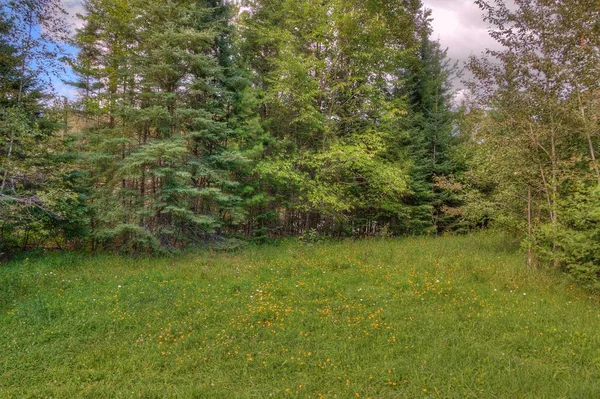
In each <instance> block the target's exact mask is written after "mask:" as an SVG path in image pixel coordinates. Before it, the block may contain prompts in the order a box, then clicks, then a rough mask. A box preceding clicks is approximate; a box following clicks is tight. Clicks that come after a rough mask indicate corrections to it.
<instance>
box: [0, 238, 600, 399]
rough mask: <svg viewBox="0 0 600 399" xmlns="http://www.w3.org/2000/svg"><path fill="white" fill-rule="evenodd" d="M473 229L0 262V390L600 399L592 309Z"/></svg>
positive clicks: (592, 300)
mask: <svg viewBox="0 0 600 399" xmlns="http://www.w3.org/2000/svg"><path fill="white" fill-rule="evenodd" d="M524 263H525V262H524V256H523V254H522V253H520V252H519V251H518V247H516V245H515V243H514V242H512V241H511V239H509V238H507V237H504V236H499V235H493V234H479V235H473V236H468V237H448V238H441V239H426V238H423V239H400V240H369V241H358V242H343V243H341V242H340V243H328V244H321V245H315V246H308V245H303V244H300V243H295V242H288V243H284V244H281V245H279V246H267V247H257V248H254V247H251V248H246V249H244V250H241V251H239V252H235V253H229V254H210V253H209V252H198V253H190V254H185V255H182V256H179V257H177V258H174V259H146V260H133V259H129V258H121V257H115V256H108V255H102V256H94V257H85V256H82V255H75V254H55V255H49V256H46V257H43V258H39V259H32V260H25V259H23V260H21V261H18V262H13V263H11V264H8V265H4V266H2V267H0V397H2V398H83V397H85V398H169V397H173V398H269V397H273V398H287V397H289V398H320V397H324V398H355V397H360V398H367V397H370V398H428V397H431V398H511V399H512V398H598V397H600V306H599V301H598V299H599V298H598V297H597V296H590V294H589V293H586V292H585V291H583V290H580V289H578V288H574V287H572V286H570V285H569V283H568V281H567V280H566V279H565V277H564V276H559V275H555V274H552V273H548V272H543V271H537V272H536V271H527V270H526V268H525V267H524Z"/></svg>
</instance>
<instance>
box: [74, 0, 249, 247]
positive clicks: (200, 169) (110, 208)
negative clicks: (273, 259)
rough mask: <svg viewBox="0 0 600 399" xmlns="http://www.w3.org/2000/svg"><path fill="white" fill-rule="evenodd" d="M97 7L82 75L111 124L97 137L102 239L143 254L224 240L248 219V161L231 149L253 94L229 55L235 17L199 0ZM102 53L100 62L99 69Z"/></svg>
mask: <svg viewBox="0 0 600 399" xmlns="http://www.w3.org/2000/svg"><path fill="white" fill-rule="evenodd" d="M86 7H87V11H88V14H87V16H86V25H85V27H84V28H83V29H82V30H81V31H80V32H79V34H78V43H79V45H80V46H81V48H82V50H84V51H82V52H81V54H82V57H81V58H80V60H79V65H80V70H81V71H87V74H88V75H87V76H86V77H85V78H86V79H87V77H88V76H89V77H90V78H91V79H93V80H94V81H95V82H96V83H100V84H102V87H100V88H99V90H98V91H97V94H96V95H95V96H94V98H95V106H94V107H92V108H95V109H100V110H101V112H100V114H102V113H106V114H108V116H107V117H99V118H98V119H97V123H95V124H93V125H92V126H90V128H89V129H88V132H87V134H86V137H87V138H86V139H87V140H88V145H89V147H88V150H87V151H88V154H89V159H90V162H89V168H90V170H91V173H92V174H93V176H94V182H95V183H94V193H95V194H94V198H93V202H92V204H93V208H94V209H95V212H96V213H95V222H94V223H95V224H96V225H97V229H96V236H97V238H98V240H99V241H100V242H101V243H104V244H105V245H108V246H110V247H116V248H120V249H122V250H140V249H142V248H154V249H158V248H160V247H162V248H173V247H181V246H184V245H188V244H190V243H199V242H206V241H208V240H211V239H213V238H215V237H218V236H219V235H220V234H221V233H222V232H223V229H224V228H226V227H227V226H229V225H235V224H237V223H239V222H240V221H241V220H242V219H243V216H244V214H243V211H242V208H241V199H240V197H239V196H238V195H236V192H237V190H238V183H237V182H236V181H235V180H233V177H234V173H235V172H236V170H237V169H238V168H239V166H240V164H241V163H243V162H245V158H244V157H243V156H242V155H241V154H240V152H239V151H236V150H234V149H232V145H231V143H233V142H235V141H236V139H237V138H238V136H239V135H240V131H239V130H236V128H237V127H239V126H240V125H241V124H239V123H237V122H236V121H235V120H234V119H235V118H234V113H235V112H234V109H235V107H236V101H238V100H239V94H240V92H242V91H243V90H244V89H245V88H246V86H245V85H244V83H243V82H242V83H240V82H237V83H236V75H237V74H238V72H237V71H236V69H235V68H234V67H233V66H232V57H233V55H232V54H230V53H228V51H229V50H228V49H227V48H228V46H229V40H230V37H229V35H228V31H229V26H228V24H229V17H230V15H229V12H230V11H229V7H228V6H226V5H223V4H221V3H220V2H214V1H203V2H199V1H191V0H190V1H183V2H181V1H179V2H174V1H165V2H160V3H157V2H154V1H149V0H148V1H146V0H139V1H135V2H125V1H118V0H90V1H88V2H87V4H86ZM94 54H99V55H100V58H99V57H92V60H91V62H88V61H87V60H86V58H85V57H90V55H94ZM240 80H242V81H243V80H244V77H243V76H240ZM82 86H84V85H82ZM84 87H85V88H87V87H89V84H87V83H86V84H85V86H84ZM87 101H88V102H89V99H88V100H87Z"/></svg>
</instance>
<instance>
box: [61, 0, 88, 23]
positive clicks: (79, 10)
mask: <svg viewBox="0 0 600 399" xmlns="http://www.w3.org/2000/svg"><path fill="white" fill-rule="evenodd" d="M61 1H62V5H63V7H64V8H65V10H66V11H67V13H68V16H67V22H68V23H69V25H70V26H71V28H72V29H73V30H75V29H79V28H81V27H82V26H83V21H82V20H81V18H78V17H77V14H81V15H82V14H84V13H85V9H84V8H83V4H82V2H81V0H61Z"/></svg>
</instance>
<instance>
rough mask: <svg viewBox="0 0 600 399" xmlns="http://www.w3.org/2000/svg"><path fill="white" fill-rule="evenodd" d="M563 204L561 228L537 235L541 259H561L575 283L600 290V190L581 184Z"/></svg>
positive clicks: (546, 228)
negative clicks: (575, 280) (576, 281)
mask: <svg viewBox="0 0 600 399" xmlns="http://www.w3.org/2000/svg"><path fill="white" fill-rule="evenodd" d="M569 191H570V195H569V196H567V197H565V198H564V199H562V200H561V201H560V206H559V208H558V209H559V210H558V212H559V215H560V224H559V225H558V226H557V227H553V226H552V225H550V224H547V225H544V226H541V228H540V229H539V231H538V233H537V234H536V235H535V239H536V240H537V241H536V244H537V247H538V248H539V251H540V256H541V257H542V258H543V259H544V260H554V259H558V260H559V262H560V265H561V266H562V268H563V269H564V270H565V271H567V272H568V273H570V274H571V275H572V276H573V277H574V278H575V279H577V280H579V281H580V282H582V283H583V284H585V285H588V286H591V287H593V288H596V289H597V288H600V187H598V186H597V185H595V184H591V185H590V184H581V183H580V184H578V185H577V186H574V187H571V189H570V190H569Z"/></svg>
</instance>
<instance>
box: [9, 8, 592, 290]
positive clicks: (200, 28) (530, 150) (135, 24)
mask: <svg viewBox="0 0 600 399" xmlns="http://www.w3.org/2000/svg"><path fill="white" fill-rule="evenodd" d="M476 3H477V4H478V5H479V6H480V8H481V9H482V13H483V15H484V18H485V19H486V21H487V22H488V23H489V25H490V26H491V27H492V28H491V34H492V36H493V37H494V38H495V39H496V40H497V41H498V42H500V43H501V44H502V45H503V49H502V50H498V51H488V53H487V54H485V55H484V56H483V57H480V58H477V57H473V58H472V59H471V60H470V61H469V62H468V65H467V68H468V69H469V70H470V71H471V73H472V75H473V76H474V78H473V79H472V80H471V81H470V82H469V86H468V87H469V90H468V93H469V96H468V99H469V101H467V102H465V104H463V105H462V106H460V107H459V106H457V105H456V104H454V103H453V92H452V88H451V81H452V79H454V76H455V74H456V73H457V72H458V66H457V64H454V63H452V62H451V61H450V60H449V59H448V58H447V53H446V50H445V49H444V48H442V47H441V45H440V43H439V42H438V41H436V40H432V38H431V36H432V28H431V14H430V11H428V10H427V9H426V8H425V7H424V5H423V4H422V2H421V1H420V0H387V1H383V0H370V1H364V0H363V1H359V0H344V1H342V0H323V1H319V2H315V1H309V0H301V1H298V0H294V1H291V0H277V1H275V0H246V1H244V2H241V3H240V4H236V5H233V4H230V3H229V2H225V1H221V0H165V1H161V2H155V1H151V0H86V1H84V7H85V15H84V16H82V17H81V18H82V27H81V28H80V29H78V30H77V31H76V32H75V33H72V32H70V31H69V29H68V27H67V26H64V24H62V23H60V21H64V15H63V13H64V10H62V9H61V2H59V1H56V0H43V1H38V2H30V1H26V0H12V1H10V2H8V3H6V4H4V5H3V7H2V13H1V14H0V48H1V54H2V57H1V58H0V69H1V70H2V78H1V81H0V102H2V109H1V111H0V112H1V113H0V178H1V183H0V184H1V186H0V240H1V241H0V252H3V253H4V254H13V253H16V252H18V251H21V250H29V249H32V248H35V247H40V246H41V247H43V246H56V247H59V248H69V249H85V250H117V251H123V252H141V251H143V252H147V251H159V252H160V251H165V250H166V251H170V250H177V249H179V248H184V247H189V246H195V245H234V243H235V242H236V241H239V240H241V241H250V242H257V243H260V242H268V241H270V240H272V239H275V238H279V237H286V236H303V237H307V238H310V237H316V236H327V237H366V236H400V235H407V234H444V233H464V232H468V231H471V230H473V229H477V228H485V227H488V226H497V227H501V228H504V229H509V230H511V231H514V232H517V233H519V234H520V235H521V237H523V242H524V247H525V248H526V249H527V250H528V252H529V263H530V265H532V266H535V265H537V264H538V262H549V263H550V264H553V265H555V266H556V267H562V268H565V269H567V270H570V271H572V272H574V273H575V274H577V275H578V276H579V277H582V278H584V279H588V280H590V281H592V280H594V281H595V279H597V277H598V273H599V272H600V248H599V247H598V246H599V245H600V244H599V243H600V240H598V238H600V237H599V236H598V233H599V232H600V228H599V225H600V216H599V215H600V214H599V213H600V191H599V189H598V187H599V184H600V172H599V165H598V161H597V158H596V156H597V155H596V154H597V152H596V147H597V145H598V141H599V140H600V135H599V127H598V119H597V118H598V110H599V108H598V101H597V93H598V90H597V88H596V85H597V84H598V83H597V82H599V81H600V79H598V77H599V76H598V73H599V71H598V65H600V64H599V63H598V29H600V22H599V21H600V18H599V15H598V10H597V7H596V4H595V1H593V0H576V1H574V2H570V4H569V5H566V4H564V2H561V1H558V0H554V1H542V0H517V1H516V7H507V6H506V5H505V4H504V2H503V1H501V0H497V1H496V0H494V1H485V0H477V1H476ZM571 3H573V4H571ZM61 46H70V47H73V48H75V49H76V55H75V56H70V57H61V55H63V54H62V53H61ZM58 63H62V64H63V65H64V64H67V65H68V67H69V69H70V70H71V71H72V72H71V73H69V74H63V75H62V76H60V78H61V79H62V80H63V81H65V82H66V83H68V84H70V85H71V86H72V87H73V88H74V89H75V90H76V91H77V98H76V99H70V100H69V101H66V100H60V101H59V100H56V99H53V98H52V97H51V95H50V91H49V90H47V88H46V87H45V86H46V84H47V83H48V82H49V81H52V80H53V79H54V80H55V79H56V78H53V79H49V78H48V77H47V76H45V75H44V74H45V72H46V71H48V70H57V68H56V67H57V66H58V67H60V65H57V64H58Z"/></svg>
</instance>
